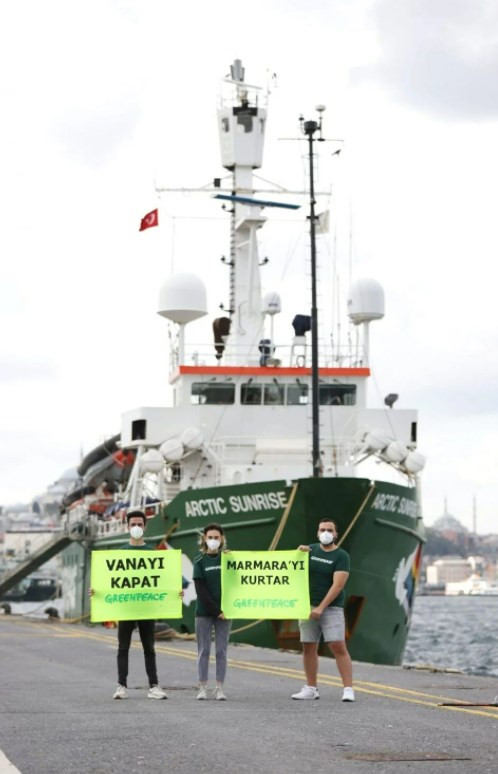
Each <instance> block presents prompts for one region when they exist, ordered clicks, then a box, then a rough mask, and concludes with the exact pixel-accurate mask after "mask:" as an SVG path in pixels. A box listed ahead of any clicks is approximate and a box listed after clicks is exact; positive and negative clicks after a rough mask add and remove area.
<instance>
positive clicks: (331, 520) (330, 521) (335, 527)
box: [318, 516, 337, 530]
mask: <svg viewBox="0 0 498 774" xmlns="http://www.w3.org/2000/svg"><path fill="white" fill-rule="evenodd" d="M325 521H327V522H329V524H333V525H334V529H336V530H337V524H336V522H335V521H334V519H327V517H326V516H324V517H323V519H320V521H319V522H318V526H320V524H323V523H324V522H325Z"/></svg>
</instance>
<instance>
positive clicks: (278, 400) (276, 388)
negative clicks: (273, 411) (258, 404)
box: [263, 382, 284, 406]
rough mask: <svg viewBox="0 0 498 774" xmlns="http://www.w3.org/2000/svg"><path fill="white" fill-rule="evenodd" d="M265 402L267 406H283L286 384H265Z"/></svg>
mask: <svg viewBox="0 0 498 774" xmlns="http://www.w3.org/2000/svg"><path fill="white" fill-rule="evenodd" d="M263 403H264V404H265V406H283V404H284V386H283V385H282V384H275V382H273V384H265V385H264V393H263Z"/></svg>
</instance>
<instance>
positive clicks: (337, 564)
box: [292, 518, 354, 701]
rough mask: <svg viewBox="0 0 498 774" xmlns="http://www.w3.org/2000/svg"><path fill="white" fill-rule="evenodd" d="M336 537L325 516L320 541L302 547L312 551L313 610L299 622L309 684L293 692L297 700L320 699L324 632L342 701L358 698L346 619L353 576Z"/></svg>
mask: <svg viewBox="0 0 498 774" xmlns="http://www.w3.org/2000/svg"><path fill="white" fill-rule="evenodd" d="M336 539H337V527H336V524H335V522H334V521H331V520H330V519H325V518H324V519H321V520H320V522H319V524H318V540H319V541H320V542H319V543H313V544H312V545H309V546H299V550H301V551H309V578H310V601H311V608H312V609H311V613H310V617H309V619H308V620H300V621H299V629H300V634H301V642H302V644H303V663H304V673H305V675H306V685H305V686H303V688H301V690H300V691H299V692H298V693H294V694H293V696H292V698H293V699H319V698H320V695H319V693H318V689H317V687H316V683H317V674H318V643H319V640H320V635H321V634H323V639H324V641H325V642H326V643H327V644H328V646H329V648H330V650H331V651H332V653H333V655H334V657H335V660H336V663H337V668H338V670H339V674H340V675H341V678H342V682H343V686H344V691H343V694H342V701H354V691H353V687H352V685H353V668H352V664H351V658H350V656H349V653H348V651H347V648H346V642H345V622H344V597H345V594H344V586H345V585H346V581H347V579H348V576H349V554H347V553H346V551H344V550H343V549H342V548H339V547H338V546H336V545H334V543H335V540H336Z"/></svg>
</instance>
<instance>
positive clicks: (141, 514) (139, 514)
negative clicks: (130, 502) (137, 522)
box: [126, 511, 147, 527]
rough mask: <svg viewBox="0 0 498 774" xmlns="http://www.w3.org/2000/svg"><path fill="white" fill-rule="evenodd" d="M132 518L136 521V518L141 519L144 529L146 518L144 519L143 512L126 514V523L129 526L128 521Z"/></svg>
mask: <svg viewBox="0 0 498 774" xmlns="http://www.w3.org/2000/svg"><path fill="white" fill-rule="evenodd" d="M133 518H135V519H138V518H141V519H143V522H144V527H145V525H146V523H147V518H146V516H145V513H144V512H143V511H129V512H128V513H127V514H126V523H127V524H128V525H129V524H130V519H133Z"/></svg>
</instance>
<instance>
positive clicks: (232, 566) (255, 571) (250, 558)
mask: <svg viewBox="0 0 498 774" xmlns="http://www.w3.org/2000/svg"><path fill="white" fill-rule="evenodd" d="M308 558H309V557H308V552H307V551H229V552H227V553H223V554H222V556H221V609H222V610H223V613H224V615H225V617H226V618H285V619H290V618H309V615H310V595H309V579H308Z"/></svg>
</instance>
